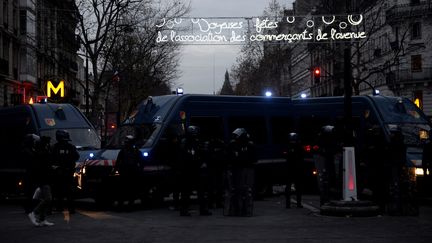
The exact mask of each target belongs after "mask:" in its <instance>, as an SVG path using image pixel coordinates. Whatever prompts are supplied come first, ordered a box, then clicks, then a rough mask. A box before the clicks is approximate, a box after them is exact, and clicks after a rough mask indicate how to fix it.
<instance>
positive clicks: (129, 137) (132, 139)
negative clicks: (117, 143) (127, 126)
mask: <svg viewBox="0 0 432 243" xmlns="http://www.w3.org/2000/svg"><path fill="white" fill-rule="evenodd" d="M134 142H135V137H134V136H133V135H130V134H129V135H126V137H125V139H124V143H125V144H133V143H134Z"/></svg>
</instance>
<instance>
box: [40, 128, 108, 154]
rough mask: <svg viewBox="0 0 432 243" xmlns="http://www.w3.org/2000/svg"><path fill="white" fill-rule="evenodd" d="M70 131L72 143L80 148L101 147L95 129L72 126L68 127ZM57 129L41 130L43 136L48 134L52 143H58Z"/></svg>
mask: <svg viewBox="0 0 432 243" xmlns="http://www.w3.org/2000/svg"><path fill="white" fill-rule="evenodd" d="M66 130H67V131H68V132H69V135H70V138H71V140H72V141H71V143H72V144H73V145H75V146H76V147H77V149H79V150H92V149H100V147H101V142H100V139H99V137H98V136H97V134H96V132H95V130H93V129H89V128H70V129H66ZM56 131H57V129H47V130H41V131H40V135H41V136H47V137H50V138H51V144H54V143H56V138H55V137H56V136H55V134H56Z"/></svg>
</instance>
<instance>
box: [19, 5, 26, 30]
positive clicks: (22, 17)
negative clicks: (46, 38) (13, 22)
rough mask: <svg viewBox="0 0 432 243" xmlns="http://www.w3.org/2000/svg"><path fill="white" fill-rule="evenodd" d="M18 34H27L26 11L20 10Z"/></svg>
mask: <svg viewBox="0 0 432 243" xmlns="http://www.w3.org/2000/svg"><path fill="white" fill-rule="evenodd" d="M19 23H20V33H21V34H22V35H25V34H26V33H27V12H26V10H20V21H19Z"/></svg>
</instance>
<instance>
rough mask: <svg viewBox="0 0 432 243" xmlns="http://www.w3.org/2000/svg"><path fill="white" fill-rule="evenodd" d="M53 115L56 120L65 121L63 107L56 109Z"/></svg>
mask: <svg viewBox="0 0 432 243" xmlns="http://www.w3.org/2000/svg"><path fill="white" fill-rule="evenodd" d="M54 113H55V115H56V117H57V118H58V119H60V120H66V114H65V113H64V110H63V107H61V106H59V107H57V109H56V111H55V112H54Z"/></svg>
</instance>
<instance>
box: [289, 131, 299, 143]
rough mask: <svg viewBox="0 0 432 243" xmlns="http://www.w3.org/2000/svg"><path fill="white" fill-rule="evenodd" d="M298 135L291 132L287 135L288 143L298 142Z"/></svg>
mask: <svg viewBox="0 0 432 243" xmlns="http://www.w3.org/2000/svg"><path fill="white" fill-rule="evenodd" d="M298 139H299V138H298V134H297V133H295V132H291V133H290V134H288V141H290V142H298Z"/></svg>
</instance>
